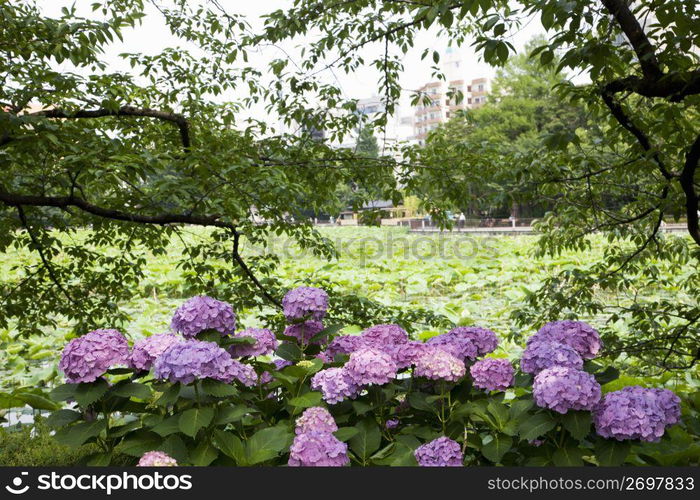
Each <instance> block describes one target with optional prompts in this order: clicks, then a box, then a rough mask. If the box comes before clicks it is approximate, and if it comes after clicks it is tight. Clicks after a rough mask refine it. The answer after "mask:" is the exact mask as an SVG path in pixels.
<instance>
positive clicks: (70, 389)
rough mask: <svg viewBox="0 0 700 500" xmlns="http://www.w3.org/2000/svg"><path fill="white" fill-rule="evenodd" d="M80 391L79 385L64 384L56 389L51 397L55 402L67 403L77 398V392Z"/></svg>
mask: <svg viewBox="0 0 700 500" xmlns="http://www.w3.org/2000/svg"><path fill="white" fill-rule="evenodd" d="M77 389H78V384H62V385H59V386H58V387H56V388H54V389H53V390H52V391H51V392H50V393H49V397H50V398H51V399H53V400H54V401H67V400H69V399H74V398H75V391H76V390H77Z"/></svg>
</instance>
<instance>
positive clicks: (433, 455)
mask: <svg viewBox="0 0 700 500" xmlns="http://www.w3.org/2000/svg"><path fill="white" fill-rule="evenodd" d="M413 454H414V455H415V457H416V460H417V461H418V465H420V466H421V467H461V466H462V465H463V464H462V461H463V460H464V458H463V457H462V448H461V447H460V446H459V443H458V442H457V441H453V440H452V439H450V438H448V437H445V436H442V437H439V438H437V439H434V440H433V441H430V442H429V443H425V444H424V445H421V446H419V447H418V448H416V451H415V452H413Z"/></svg>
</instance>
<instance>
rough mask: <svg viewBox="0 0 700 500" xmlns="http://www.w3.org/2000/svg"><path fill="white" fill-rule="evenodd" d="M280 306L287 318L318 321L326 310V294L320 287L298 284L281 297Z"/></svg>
mask: <svg viewBox="0 0 700 500" xmlns="http://www.w3.org/2000/svg"><path fill="white" fill-rule="evenodd" d="M282 308H283V309H284V316H285V317H286V318H287V319H288V320H295V319H312V320H316V321H320V320H322V319H323V317H324V316H325V315H326V311H327V310H328V294H327V293H326V292H325V291H323V290H321V289H320V288H314V287H308V286H300V287H299V288H295V289H293V290H290V291H288V292H287V294H286V295H285V296H284V298H283V299H282Z"/></svg>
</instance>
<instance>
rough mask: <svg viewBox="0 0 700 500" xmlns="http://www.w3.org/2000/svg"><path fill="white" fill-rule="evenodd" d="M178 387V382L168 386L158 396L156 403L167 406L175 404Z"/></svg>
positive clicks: (178, 394)
mask: <svg viewBox="0 0 700 500" xmlns="http://www.w3.org/2000/svg"><path fill="white" fill-rule="evenodd" d="M180 389H181V387H180V384H179V383H175V384H173V385H171V386H168V388H167V389H166V390H165V391H164V392H163V393H162V394H161V395H160V397H159V398H158V401H157V404H158V405H159V406H169V405H172V404H175V402H176V401H177V398H178V397H179V396H180Z"/></svg>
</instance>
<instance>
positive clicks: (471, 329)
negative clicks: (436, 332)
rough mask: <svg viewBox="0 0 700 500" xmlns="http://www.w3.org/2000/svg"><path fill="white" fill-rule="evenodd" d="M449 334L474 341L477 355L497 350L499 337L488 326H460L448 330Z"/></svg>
mask: <svg viewBox="0 0 700 500" xmlns="http://www.w3.org/2000/svg"><path fill="white" fill-rule="evenodd" d="M447 335H448V336H451V337H453V338H456V339H463V340H466V341H468V342H470V343H472V344H473V345H474V346H475V347H476V355H477V356H484V355H486V354H488V353H490V352H493V351H495V350H496V347H498V337H497V336H496V334H495V333H494V332H493V331H491V330H489V329H488V328H481V327H479V326H458V327H457V328H453V329H452V330H450V331H449V332H447Z"/></svg>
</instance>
